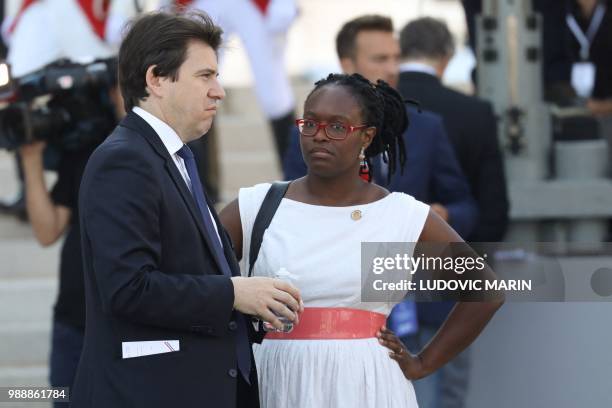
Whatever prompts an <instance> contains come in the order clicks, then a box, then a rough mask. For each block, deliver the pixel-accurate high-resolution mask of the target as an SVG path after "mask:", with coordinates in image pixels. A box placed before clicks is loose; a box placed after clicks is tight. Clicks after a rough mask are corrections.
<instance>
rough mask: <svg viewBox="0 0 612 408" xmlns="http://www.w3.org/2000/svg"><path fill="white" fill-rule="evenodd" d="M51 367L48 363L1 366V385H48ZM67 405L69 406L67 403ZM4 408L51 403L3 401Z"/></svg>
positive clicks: (40, 407) (38, 407)
mask: <svg viewBox="0 0 612 408" xmlns="http://www.w3.org/2000/svg"><path fill="white" fill-rule="evenodd" d="M48 379H49V369H48V368H47V366H46V365H19V366H0V385H1V386H2V387H27V386H30V387H47V386H49V381H48ZM66 406H68V405H67V404H66ZM0 407H2V408H9V407H10V408H51V404H50V403H42V402H15V403H12V402H2V403H0Z"/></svg>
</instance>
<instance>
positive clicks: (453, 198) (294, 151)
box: [283, 15, 477, 236]
mask: <svg viewBox="0 0 612 408" xmlns="http://www.w3.org/2000/svg"><path fill="white" fill-rule="evenodd" d="M336 51H337V54H338V58H339V59H340V64H341V66H342V70H343V71H344V72H345V73H347V74H352V73H359V74H361V75H363V76H364V77H366V78H367V79H369V80H370V81H372V82H376V81H377V80H378V79H382V80H384V81H386V82H388V83H389V84H390V85H392V86H396V85H397V78H398V73H399V53H400V50H399V44H398V42H397V39H396V38H395V37H394V33H393V23H392V21H391V19H390V18H388V17H384V16H379V15H367V16H362V17H358V18H356V19H353V20H351V21H349V22H347V23H346V24H344V26H343V27H342V29H341V30H340V31H339V32H338V35H337V36H336ZM407 109H408V111H409V114H410V126H409V128H408V130H407V131H406V133H405V134H404V143H405V144H406V150H407V159H406V168H405V169H404V172H403V174H402V175H400V174H396V175H395V176H394V178H393V179H392V181H391V185H389V186H388V187H389V188H390V189H391V190H392V191H402V192H405V193H408V194H410V195H412V196H414V197H415V198H417V199H419V200H421V201H424V202H426V203H429V204H431V208H432V209H433V210H434V211H436V212H437V213H438V215H440V216H441V217H442V218H444V219H445V220H446V221H447V222H448V223H449V224H450V225H451V226H452V227H453V228H454V229H455V230H456V231H457V232H458V233H459V234H460V235H461V236H466V235H467V234H469V233H470V232H471V231H472V229H473V227H474V223H475V220H476V217H477V210H476V206H475V202H474V200H473V198H472V197H471V195H470V191H469V187H468V185H467V182H466V180H465V177H464V176H463V174H462V173H461V170H460V168H459V165H458V163H457V159H456V158H455V154H454V152H453V150H452V147H451V146H450V143H449V141H448V139H447V137H446V132H445V131H444V128H443V126H442V122H441V120H440V118H439V117H438V116H437V115H434V114H431V113H427V112H422V113H419V112H417V110H416V109H413V108H407ZM283 172H284V176H285V179H287V180H292V179H296V178H299V177H302V176H304V175H305V174H306V164H305V163H304V160H303V158H302V153H301V151H300V143H299V133H298V131H297V128H296V129H294V132H293V134H292V137H291V139H290V142H289V148H288V149H287V154H286V156H285V160H284V162H283ZM374 175H375V179H376V182H377V183H379V184H381V185H384V186H387V178H386V176H385V169H384V167H382V168H381V163H377V165H376V167H375V168H374Z"/></svg>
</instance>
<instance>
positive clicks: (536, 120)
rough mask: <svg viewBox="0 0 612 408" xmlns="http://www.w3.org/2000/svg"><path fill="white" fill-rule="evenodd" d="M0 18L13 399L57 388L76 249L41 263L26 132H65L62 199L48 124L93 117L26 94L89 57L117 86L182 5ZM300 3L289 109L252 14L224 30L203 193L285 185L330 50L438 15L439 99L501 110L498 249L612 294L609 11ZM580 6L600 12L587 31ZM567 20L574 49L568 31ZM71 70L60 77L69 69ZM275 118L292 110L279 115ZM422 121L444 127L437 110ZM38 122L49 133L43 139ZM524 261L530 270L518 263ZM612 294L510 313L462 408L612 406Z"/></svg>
mask: <svg viewBox="0 0 612 408" xmlns="http://www.w3.org/2000/svg"><path fill="white" fill-rule="evenodd" d="M245 1H246V0H245ZM283 1H284V0H277V1H273V2H272V3H277V5H278V3H283ZM287 2H288V3H291V4H293V2H292V1H289V0H287ZM178 3H184V4H186V3H192V2H180V1H179V2H178ZM193 3H196V4H197V3H198V2H197V1H196V2H193ZM201 3H203V4H206V1H203V2H201ZM221 3H222V2H221ZM228 3H229V2H228ZM256 3H262V2H256ZM263 3H266V2H263ZM0 4H2V9H3V16H2V17H3V20H4V23H3V25H2V27H3V28H2V31H3V38H4V40H5V45H6V46H7V47H8V51H7V52H8V61H9V63H11V66H12V73H13V77H14V79H15V80H16V83H13V84H12V85H11V86H8V85H7V86H5V84H4V82H3V81H5V78H6V72H5V71H4V70H3V69H2V68H1V67H0V85H2V88H0V89H2V92H1V93H0V98H1V99H2V100H3V101H4V102H2V109H0V200H2V207H1V210H2V211H1V213H0V387H2V386H26V385H32V386H34V385H46V384H48V383H49V355H50V349H51V344H52V343H51V335H52V328H53V321H54V304H55V303H56V298H57V294H58V290H59V282H60V280H59V275H58V267H59V265H60V257H61V251H62V248H63V245H64V241H63V240H62V239H57V240H55V242H52V243H50V245H49V246H47V247H45V248H42V247H41V245H40V244H39V242H38V241H40V240H38V241H37V239H36V236H35V234H34V232H33V229H32V226H31V225H30V223H29V222H28V218H29V217H28V214H27V211H26V202H25V200H24V197H23V195H24V182H23V181H22V180H23V175H21V170H20V168H21V167H20V165H19V164H18V163H19V161H20V160H18V159H16V154H15V152H16V151H18V150H19V146H20V145H22V144H23V143H25V141H26V139H27V137H25V136H23V135H25V134H29V136H28V137H31V140H35V139H38V138H44V137H46V136H44V137H43V136H42V135H43V134H46V133H47V130H48V129H54V130H56V129H62V132H63V134H64V136H63V139H62V140H61V141H59V142H58V141H55V142H53V141H48V143H47V145H48V146H56V149H55V150H57V151H60V153H57V152H55V153H53V151H51V152H45V158H44V161H45V165H44V168H45V171H44V182H45V183H46V186H47V187H48V188H49V189H52V187H53V186H54V185H55V184H56V182H57V180H58V165H57V163H58V161H60V160H61V159H60V158H58V157H61V151H63V148H65V147H66V146H68V145H69V142H67V141H66V140H67V136H65V135H66V134H67V133H71V134H72V133H74V132H75V131H74V129H71V130H70V131H68V130H66V129H67V128H68V127H69V126H68V124H59V125H57V124H55V122H54V121H53V120H51V119H50V118H54V117H56V116H58V115H59V116H61V115H64V116H63V117H68V118H69V119H66V121H68V122H69V121H77V120H81V119H83V118H84V117H85V116H87V114H88V113H87V112H89V111H87V110H82V111H80V112H79V114H78V115H77V114H76V113H75V112H74V110H71V109H72V108H67V106H68V105H69V104H70V103H73V102H62V99H61V98H55V99H54V98H53V97H52V98H51V99H49V96H48V94H49V93H51V94H53V93H54V92H56V91H53V92H50V90H49V89H40V90H39V89H35V90H34V91H32V93H31V96H29V95H28V92H30V88H28V87H27V86H26V85H28V86H30V84H31V83H35V84H36V86H37V87H39V88H44V86H43V85H40V84H41V83H42V82H41V81H40V78H41V77H49V76H51V75H52V72H51V71H44V67H45V66H47V64H50V63H54V62H56V61H57V60H59V59H60V58H70V59H71V60H73V61H76V60H78V61H79V62H78V64H76V65H71V66H70V67H72V68H74V70H73V71H70V72H74V78H76V79H75V82H78V78H80V77H79V75H86V76H87V77H88V78H89V77H90V76H91V75H94V74H92V70H85V71H87V73H86V74H85V73H84V72H85V71H84V69H85V68H83V67H87V69H89V68H91V64H92V63H91V59H90V60H89V61H88V62H84V61H87V60H85V59H83V57H92V58H93V59H100V60H104V61H105V62H104V63H103V66H102V68H100V67H97V66H96V69H97V71H95V70H94V71H95V72H96V73H95V75H97V77H96V78H98V79H99V82H100V83H104V84H106V83H107V82H109V85H108V88H109V89H111V88H112V85H111V84H110V83H111V82H112V80H107V77H106V76H107V75H108V76H109V77H110V76H112V72H113V63H112V57H113V55H115V53H116V50H117V44H118V43H119V41H120V38H121V34H120V33H121V29H120V27H122V26H123V24H124V23H125V21H127V20H128V19H129V18H131V17H133V16H134V15H136V14H137V12H138V11H147V10H153V9H156V8H158V7H171V5H169V3H168V2H167V1H148V0H146V1H138V0H136V1H129V0H118V1H112V2H106V1H95V0H94V1H91V2H88V1H76V0H42V1H28V0H25V1H22V0H7V1H3V2H0ZM43 5H44V7H43ZM295 5H296V6H297V14H295V15H290V16H289V17H287V15H285V17H286V18H287V21H288V22H285V25H284V26H283V27H282V28H279V29H277V30H276V31H274V35H272V36H271V37H270V38H269V42H267V43H266V46H269V47H271V48H272V47H278V49H279V50H280V51H278V53H277V54H276V58H277V59H275V60H274V63H277V64H279V67H277V68H278V69H279V70H280V72H284V74H283V75H286V81H287V83H288V84H289V87H290V88H289V91H284V92H286V94H287V95H285V97H284V98H283V97H279V100H278V101H275V100H272V101H271V102H270V101H268V102H266V101H265V100H264V99H265V98H264V99H262V96H261V94H266V93H268V94H272V93H274V92H277V88H278V87H277V86H276V84H275V83H274V81H272V82H266V83H263V84H262V83H259V90H257V89H256V86H255V85H256V83H257V78H256V74H254V69H253V66H254V64H255V65H257V64H261V62H254V61H253V55H252V54H253V53H256V52H255V51H253V50H252V49H251V50H249V49H247V47H245V41H244V37H242V38H241V33H242V31H241V30H240V29H239V28H237V26H240V24H241V23H240V14H239V13H238V12H235V13H234V14H237V15H238V16H234V19H233V21H230V20H231V19H229V18H227V16H225V17H226V22H227V24H228V25H227V27H229V28H230V29H227V30H226V31H227V32H229V33H230V35H229V36H228V37H227V38H226V44H225V46H224V47H223V50H222V55H221V61H222V64H221V69H220V71H221V79H222V83H223V84H224V86H225V88H226V92H227V98H226V99H225V100H224V101H223V102H222V105H221V109H220V111H219V114H218V116H217V119H216V123H215V128H214V136H211V137H209V136H208V135H207V136H206V138H207V139H209V140H207V141H206V143H204V144H203V145H202V146H200V147H201V150H200V153H199V154H200V159H201V160H200V161H201V163H200V164H201V165H202V172H203V174H205V175H206V177H205V179H206V183H207V184H208V185H207V187H208V189H209V191H213V192H214V196H215V198H216V200H217V202H218V206H219V208H222V206H223V205H224V204H225V203H227V202H229V201H230V200H232V199H234V198H235V197H236V196H237V194H238V190H239V188H241V187H244V186H251V185H253V184H256V183H260V182H267V181H271V180H280V179H283V178H284V177H285V175H284V174H283V168H282V166H281V160H282V157H283V156H282V155H283V153H284V151H283V149H282V148H279V136H278V134H279V132H280V133H282V129H283V127H282V122H283V120H284V119H286V118H287V117H300V114H301V109H302V104H303V101H304V99H305V97H306V95H307V94H308V92H309V91H310V90H311V88H312V86H313V83H314V81H316V80H317V79H320V78H322V77H324V76H325V75H327V74H328V73H329V72H339V71H341V69H342V67H341V65H340V62H339V60H338V56H337V54H336V47H335V38H336V34H337V33H338V31H339V30H340V28H341V27H342V26H343V24H344V23H346V22H347V21H349V20H351V19H353V18H356V17H358V16H362V15H365V14H381V15H384V16H388V17H390V18H391V19H392V22H393V25H394V31H395V33H396V37H398V36H399V32H400V30H401V29H402V28H403V27H404V26H405V25H406V24H407V23H408V22H410V21H413V20H415V19H417V18H421V17H434V18H435V19H438V20H441V21H443V22H444V23H445V24H446V25H447V27H448V29H449V31H450V33H451V34H452V39H453V42H454V53H453V54H452V58H451V59H450V61H449V63H448V66H447V67H446V69H445V70H444V72H443V75H442V82H443V84H444V85H446V86H447V87H449V88H452V89H454V90H457V91H459V92H461V93H463V94H466V95H475V96H478V97H480V98H482V99H484V100H486V101H488V102H490V106H491V107H492V109H493V112H494V114H495V120H496V122H495V127H496V132H497V143H498V146H499V147H498V149H499V154H500V156H501V160H502V163H503V172H504V174H505V177H504V178H505V180H504V183H506V186H505V187H504V190H505V191H506V192H507V196H508V202H509V207H508V210H507V211H508V213H507V215H508V217H509V225H508V227H507V229H506V231H505V234H503V238H501V239H500V240H505V241H509V242H541V241H549V242H559V243H563V244H564V248H565V249H566V250H567V251H566V252H565V253H564V254H563V256H565V257H566V259H578V260H580V262H578V264H577V265H579V266H577V267H575V268H579V269H580V268H584V270H580V271H579V272H580V273H581V276H582V277H583V279H584V281H585V282H591V283H590V286H591V287H593V284H592V279H593V276H594V272H595V271H596V270H602V269H603V270H604V272H601V273H603V274H604V275H605V276H607V277H609V279H612V275H611V274H612V269H610V268H612V257H611V256H610V255H609V254H608V255H606V254H603V253H602V252H601V249H602V245H600V244H602V243H603V242H606V241H610V222H609V220H610V218H612V181H611V180H610V158H611V157H612V156H611V154H610V149H609V144H610V140H612V119H611V118H612V85H610V84H612V79H610V78H611V77H612V62H611V59H612V10H610V9H611V8H612V5H610V3H609V2H608V1H607V0H606V1H600V2H598V1H596V0H594V1H591V2H590V1H568V2H566V1H564V0H554V1H551V0H540V1H534V2H532V1H526V0H525V1H521V0H492V1H486V0H485V1H482V2H480V1H463V2H462V1H459V0H378V1H375V2H374V1H369V0H351V1H345V0H299V1H297V2H295ZM600 5H601V6H602V7H603V9H602V10H603V11H601V12H600V11H599V10H600ZM191 6H193V5H191ZM534 6H535V8H534ZM79 7H80V8H79ZM580 7H585V8H588V10H589V13H587V14H585V15H582V14H581V12H582V11H581V10H582V9H581V8H580ZM280 9H282V7H280ZM32 10H34V11H32ZM220 10H221V11H220ZM281 11H282V10H281ZM466 11H467V14H466ZM215 12H218V13H222V7H219V8H218V9H215V10H212V11H211V14H213V15H214V14H215ZM28 13H29V14H28ZM572 13H574V15H575V16H577V17H576V19H575V21H577V26H578V30H579V34H576V31H575V30H572V28H571V27H572V26H574V25H573V24H571V23H570V22H569V21H570V18H569V17H570V16H571V15H572ZM601 13H603V14H601ZM599 14H601V16H599V17H598V15H599ZM281 15H282V12H281ZM477 15H478V17H476V16H477ZM581 15H582V17H581ZM37 18H40V19H39V20H37ZM598 20H600V21H599V23H598V24H595V23H594V22H597V21H598ZM101 21H102V22H103V23H101ZM245 21H246V20H245ZM468 21H469V22H470V25H468ZM41 22H48V23H49V25H46V24H41ZM28 24H29V25H28ZM71 24H74V25H75V26H78V25H79V24H81V25H82V27H81V28H80V29H82V30H83V31H82V32H83V33H85V32H87V33H86V35H85V34H83V35H82V36H81V35H78V34H77V35H75V34H74V33H73V32H71V33H67V34H65V35H64V36H63V37H62V35H58V38H60V40H58V43H61V45H56V44H51V43H50V41H51V40H49V39H48V38H46V37H47V32H48V30H54V29H55V30H57V31H58V32H61V31H63V30H67V31H69V30H68V28H66V27H67V26H68V25H71ZM232 24H233V25H232ZM104 25H105V29H106V31H104V29H102V28H101V27H102V26H104ZM62 27H64V28H62ZM468 27H470V28H469V29H468ZM232 31H234V33H231V32H232ZM580 33H582V36H580ZM470 34H471V35H470ZM88 36H89V37H91V39H89V37H88ZM579 37H580V38H581V39H582V41H581V40H578V38H579ZM246 38H248V37H246ZM585 41H586V49H587V51H586V55H584V54H585V51H584V48H585V46H584V43H585ZM247 42H248V41H247ZM94 43H95V44H94ZM273 43H274V44H273ZM596 44H597V55H604V57H602V58H599V57H597V58H599V59H597V58H595V48H594V47H595V45H596ZM591 46H592V47H591ZM54 47H55V48H54ZM589 47H591V50H590V51H591V52H590V53H589V52H588V51H589ZM576 50H577V51H576ZM5 54H6V52H5ZM589 54H590V55H589ZM279 55H280V57H279ZM594 58H595V59H596V61H595V62H593V59H594ZM267 63H269V64H272V63H273V62H272V61H268V62H267ZM398 63H399V62H398ZM283 64H284V66H283ZM577 64H578V65H577ZM264 65H266V62H265V61H264ZM593 66H595V70H594V71H593V70H592V69H593ZM67 67H68V66H67V65H60V68H61V69H62V70H66V69H69V68H67ZM82 68H83V69H82ZM398 69H399V67H398ZM62 72H64V71H62ZM100 72H101V73H100ZM64 73H65V72H64ZM32 74H34V75H33V76H32ZM54 75H55V74H54ZM71 75H72V74H71ZM262 75H264V76H263V77H265V74H262ZM32 78H34V79H32ZM28 81H31V82H28ZM605 81H609V82H608V83H607V85H606V83H605ZM105 86H106V85H105ZM69 87H70V86H69ZM15 89H17V91H18V92H15ZM59 92H60V91H57V93H59ZM62 92H63V91H62ZM278 92H280V93H282V92H283V90H280V91H278ZM606 92H609V93H606ZM16 95H17V96H16ZM54 95H55V94H54ZM109 95H110V96H108V97H107V96H104V101H105V103H108V106H109V109H110V110H113V109H114V110H115V111H116V113H117V115H118V116H120V115H121V113H120V110H121V109H120V108H119V109H115V108H116V107H117V104H116V103H115V105H114V107H113V101H114V100H113V92H112V89H111V92H109ZM115 96H116V95H115ZM45 98H46V99H45ZM416 99H418V98H416ZM50 100H51V101H55V100H59V102H57V103H55V102H49V101H50ZM279 101H280V102H279ZM20 104H21V105H20ZM283 104H284V105H283ZM280 105H283V106H286V109H285V108H280V107H279V106H280ZM275 106H276V107H279V109H280V111H276V112H275V111H274V108H275ZM17 107H19V109H17ZM11 109H13V110H11ZM24 109H25V110H26V111H27V112H30V113H29V115H30V116H28V115H27V114H24V113H23V112H24ZM54 109H55V110H54ZM283 109H284V111H283ZM423 109H425V110H434V111H435V109H432V108H431V107H429V106H427V105H425V106H423ZM288 110H291V111H292V113H291V114H289V116H287V115H288V114H287V112H288ZM31 112H34V114H32V113H31ZM48 112H51V113H48ZM66 112H67V113H66ZM79 115H81V116H79ZM443 116H444V115H443ZM31 118H42V119H44V121H46V122H45V125H44V126H43V125H39V123H42V122H37V121H36V120H34V119H31ZM42 119H41V120H42ZM47 122H48V123H47ZM284 122H285V123H286V122H287V121H286V120H284ZM32 123H34V124H32ZM91 126H93V127H94V128H95V125H91ZM91 126H90V127H91ZM32 129H34V130H32ZM37 129H38V130H37ZM279 129H281V130H279ZM37 131H39V133H37ZM28 132H30V133H28ZM76 133H78V129H77V131H76ZM449 136H451V139H452V134H449ZM73 137H74V135H73ZM281 138H282V136H281ZM28 140H30V139H28ZM58 146H59V147H58ZM408 148H410V146H408ZM48 150H49V149H48ZM51 150H53V149H51ZM468 155H469V153H468ZM54 163H55V164H54ZM502 176H503V175H502ZM26 178H27V177H26ZM57 194H58V193H54V197H56V195H57ZM504 194H505V193H504ZM514 261H515V262H527V260H526V258H525V257H523V258H521V257H520V256H519V258H516V259H514ZM606 268H607V269H606ZM601 273H600V275H601ZM611 296H612V292H610V293H608V292H607V291H605V290H604V291H602V292H601V293H600V295H599V297H598V298H597V300H599V301H597V302H595V301H594V302H563V299H564V298H563V297H561V298H559V299H555V300H556V301H554V302H553V301H547V302H533V303H510V304H506V305H505V306H504V307H503V308H502V309H501V310H500V311H499V312H498V314H497V315H496V316H495V318H494V319H493V321H492V322H491V324H490V325H489V327H487V329H486V330H485V332H484V333H483V335H482V336H481V337H479V338H478V340H477V341H476V343H475V344H474V345H473V346H472V347H471V350H470V352H471V353H470V360H471V363H470V369H469V370H466V371H465V375H466V376H467V380H468V381H465V384H464V385H463V387H464V388H465V394H466V396H465V398H464V401H463V405H453V406H465V407H470V408H472V407H474V408H485V407H487V408H488V407H497V408H505V407H508V408H509V407H529V408H531V407H535V408H539V407H567V408H570V407H572V408H573V407H577V406H581V407H593V408H595V407H612V392H610V389H611V386H612V353H611V352H610V345H611V344H612V305H611V304H610V303H609V301H610V300H611ZM73 306H74V305H73ZM55 317H57V316H55ZM0 406H10V405H9V404H3V403H1V402H0ZM15 406H19V407H25V406H28V403H20V404H16V405H15ZM31 406H43V404H32V405H31ZM423 406H425V407H427V406H429V405H423ZM431 406H432V407H434V405H431ZM435 406H440V407H441V406H442V405H435ZM448 406H450V405H448Z"/></svg>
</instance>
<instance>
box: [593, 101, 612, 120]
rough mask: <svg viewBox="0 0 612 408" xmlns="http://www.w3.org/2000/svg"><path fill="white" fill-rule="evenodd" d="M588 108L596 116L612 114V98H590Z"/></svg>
mask: <svg viewBox="0 0 612 408" xmlns="http://www.w3.org/2000/svg"><path fill="white" fill-rule="evenodd" d="M587 108H588V109H589V110H590V111H591V113H592V114H593V115H595V116H612V99H589V101H588V102H587Z"/></svg>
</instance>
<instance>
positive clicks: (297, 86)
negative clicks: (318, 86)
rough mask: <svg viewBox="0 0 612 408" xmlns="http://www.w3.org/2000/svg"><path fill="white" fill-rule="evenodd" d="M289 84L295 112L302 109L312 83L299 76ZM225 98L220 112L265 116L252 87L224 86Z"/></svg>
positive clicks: (312, 85)
mask: <svg viewBox="0 0 612 408" xmlns="http://www.w3.org/2000/svg"><path fill="white" fill-rule="evenodd" d="M291 86H292V89H293V94H294V98H295V102H296V112H301V111H302V106H303V104H304V100H305V99H306V96H308V93H309V92H310V91H311V90H312V88H313V87H314V84H313V83H311V82H309V81H306V80H303V79H299V78H294V79H292V82H291ZM225 93H226V96H225V99H224V100H223V101H222V102H221V105H220V106H221V107H220V110H219V112H220V113H221V114H234V115H241V116H244V117H260V118H263V117H265V115H264V112H263V110H262V109H261V107H260V105H259V101H258V100H257V96H256V95H255V90H254V88H253V87H240V88H233V87H232V88H226V89H225Z"/></svg>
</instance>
